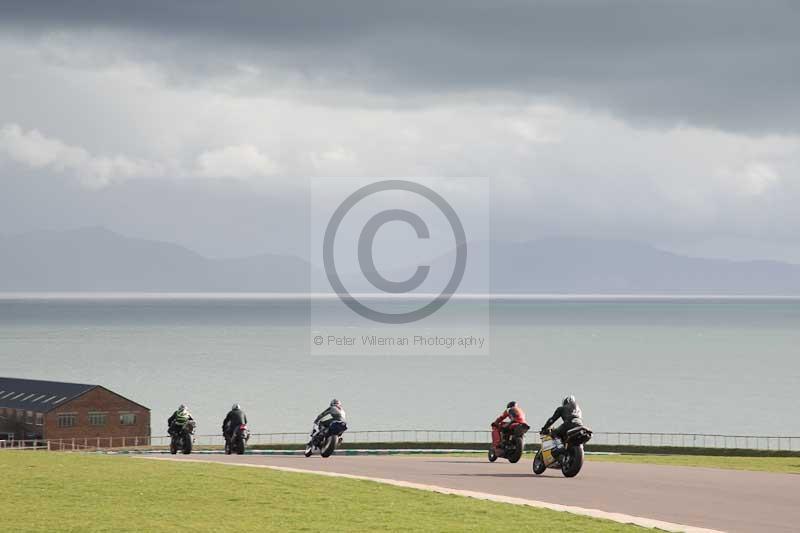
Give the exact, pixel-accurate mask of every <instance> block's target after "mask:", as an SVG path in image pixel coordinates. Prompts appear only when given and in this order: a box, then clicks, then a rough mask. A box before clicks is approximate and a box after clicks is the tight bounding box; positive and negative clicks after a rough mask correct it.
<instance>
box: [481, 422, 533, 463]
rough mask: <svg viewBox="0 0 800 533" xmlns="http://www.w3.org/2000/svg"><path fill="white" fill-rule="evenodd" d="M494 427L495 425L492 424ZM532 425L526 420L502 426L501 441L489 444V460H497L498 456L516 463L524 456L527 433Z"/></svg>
mask: <svg viewBox="0 0 800 533" xmlns="http://www.w3.org/2000/svg"><path fill="white" fill-rule="evenodd" d="M492 427H495V425H494V424H492ZM529 429H531V427H530V426H529V425H528V424H526V423H525V422H512V423H511V424H509V425H508V426H501V427H500V442H499V443H498V444H497V446H495V445H491V446H489V462H491V463H493V462H495V461H497V458H498V457H504V458H506V459H508V462H509V463H516V462H517V461H519V460H520V458H521V457H522V452H523V450H524V449H525V433H527V432H528V430H529Z"/></svg>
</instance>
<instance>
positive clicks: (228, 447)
mask: <svg viewBox="0 0 800 533" xmlns="http://www.w3.org/2000/svg"><path fill="white" fill-rule="evenodd" d="M249 438H250V430H249V429H247V424H239V427H237V428H236V429H234V430H233V433H232V434H231V438H230V439H229V440H228V442H226V443H225V453H226V454H227V455H230V454H232V453H235V454H236V455H242V454H243V453H244V448H245V445H246V444H247V441H248V439H249Z"/></svg>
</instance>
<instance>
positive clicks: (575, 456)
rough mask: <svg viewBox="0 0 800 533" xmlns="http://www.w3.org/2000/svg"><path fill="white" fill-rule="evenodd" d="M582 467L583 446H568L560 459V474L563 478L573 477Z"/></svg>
mask: <svg viewBox="0 0 800 533" xmlns="http://www.w3.org/2000/svg"><path fill="white" fill-rule="evenodd" d="M582 467H583V446H570V447H569V448H567V449H566V450H565V451H564V458H563V459H561V473H562V474H564V477H575V476H577V475H578V472H580V471H581V468H582Z"/></svg>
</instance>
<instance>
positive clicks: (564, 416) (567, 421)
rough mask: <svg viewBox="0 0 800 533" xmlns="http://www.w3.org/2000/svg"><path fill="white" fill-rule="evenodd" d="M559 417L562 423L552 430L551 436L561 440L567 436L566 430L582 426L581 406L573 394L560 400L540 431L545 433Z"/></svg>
mask: <svg viewBox="0 0 800 533" xmlns="http://www.w3.org/2000/svg"><path fill="white" fill-rule="evenodd" d="M559 418H560V419H561V420H563V421H564V423H563V424H561V425H560V426H558V427H557V428H555V429H554V430H553V436H554V437H558V438H559V439H561V441H562V442H563V441H564V438H565V437H566V436H567V431H569V430H570V429H572V428H574V427H579V426H583V420H582V413H581V408H580V406H579V405H578V402H577V401H576V400H575V396H572V395H569V396H567V397H566V398H564V401H562V402H561V406H560V407H558V408H557V409H556V410H555V412H554V413H553V416H551V417H550V418H548V419H547V422H545V423H544V426H542V429H541V431H540V433H546V432H547V429H548V428H549V427H550V426H552V425H553V424H554V423H555V422H556V420H558V419H559Z"/></svg>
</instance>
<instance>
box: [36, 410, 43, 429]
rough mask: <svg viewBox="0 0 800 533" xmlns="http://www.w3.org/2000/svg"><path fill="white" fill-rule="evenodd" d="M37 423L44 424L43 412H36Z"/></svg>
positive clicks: (38, 424)
mask: <svg viewBox="0 0 800 533" xmlns="http://www.w3.org/2000/svg"><path fill="white" fill-rule="evenodd" d="M36 425H37V426H43V425H44V415H43V414H42V413H36Z"/></svg>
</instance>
